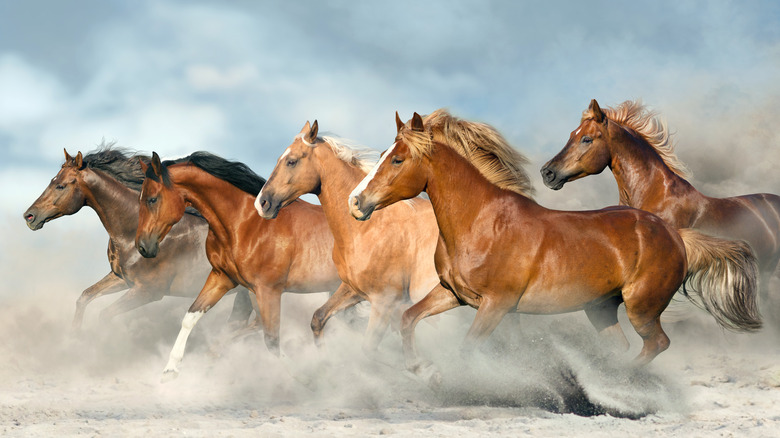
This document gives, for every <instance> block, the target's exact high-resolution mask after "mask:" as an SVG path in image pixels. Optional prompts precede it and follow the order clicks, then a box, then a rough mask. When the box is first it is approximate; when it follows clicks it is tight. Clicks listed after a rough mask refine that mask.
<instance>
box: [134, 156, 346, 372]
mask: <svg viewBox="0 0 780 438" xmlns="http://www.w3.org/2000/svg"><path fill="white" fill-rule="evenodd" d="M143 167H144V168H145V169H144V171H145V173H146V179H144V183H143V186H142V188H141V197H140V201H137V202H139V203H140V206H141V208H140V214H139V220H138V234H137V235H136V240H135V241H136V246H137V248H138V251H139V252H140V253H141V255H143V256H144V257H154V256H156V255H157V251H158V245H159V244H160V241H162V240H163V239H164V238H165V236H166V235H167V234H168V231H169V230H170V229H171V227H172V226H173V225H174V224H175V223H177V222H179V221H180V220H181V219H182V216H183V215H184V210H185V207H186V206H188V205H191V206H192V207H195V208H196V209H197V210H198V211H199V212H200V213H201V214H202V215H203V217H204V218H205V219H206V221H207V222H208V224H209V231H208V237H207V238H206V255H207V257H208V260H209V262H210V263H211V272H210V273H209V275H208V278H207V279H206V282H205V284H204V285H203V287H202V289H201V291H200V294H199V295H198V298H197V299H195V302H194V303H192V306H190V309H189V311H188V312H187V314H186V315H185V316H184V319H183V320H182V323H181V331H180V332H179V336H178V338H177V339H176V343H175V344H174V346H173V349H172V350H171V354H170V358H169V360H168V364H167V365H166V367H165V370H164V371H163V376H164V379H170V378H173V377H176V375H177V374H178V365H179V363H181V359H182V357H183V356H184V347H185V344H186V343H187V338H188V337H189V334H190V332H191V331H192V329H193V327H194V326H195V324H196V323H197V322H198V320H199V319H200V318H201V317H202V316H203V314H204V313H205V312H207V311H208V310H209V309H210V308H211V307H212V306H213V305H214V304H216V303H217V301H219V300H220V299H221V298H222V297H223V296H224V295H225V293H226V292H227V291H229V290H231V289H233V288H234V287H236V286H237V285H242V286H244V287H246V288H247V289H249V290H250V291H252V292H254V293H255V297H256V299H257V305H258V308H259V310H260V312H259V313H260V317H261V320H262V324H263V330H264V336H265V343H266V346H267V347H268V349H269V350H270V351H271V352H272V353H274V354H275V355H277V356H278V355H279V316H280V312H281V298H282V293H283V292H296V293H310V292H326V291H332V290H335V289H336V288H337V287H338V286H339V284H340V283H341V281H340V280H339V276H338V272H337V271H336V267H335V265H334V264H333V259H332V256H331V253H332V252H333V235H332V234H331V233H330V230H329V229H328V224H327V222H326V220H325V214H324V213H323V212H322V208H321V207H320V206H318V205H312V204H309V203H307V202H304V201H297V202H295V203H294V204H293V205H291V206H290V207H289V208H287V209H285V210H284V211H283V212H282V213H281V214H280V217H279V219H278V220H276V221H265V220H263V219H261V218H260V217H258V215H257V212H256V211H255V208H254V206H253V204H254V200H255V197H256V196H257V194H258V193H259V192H260V188H261V187H262V186H263V184H264V183H265V180H264V179H263V178H261V177H259V176H257V175H256V174H255V173H254V172H252V171H251V170H250V169H249V168H248V167H247V166H246V165H244V164H243V163H239V162H232V161H228V160H225V159H223V158H221V157H218V156H216V155H213V154H210V153H207V152H195V153H193V154H192V155H190V156H188V157H185V158H181V159H178V160H174V161H166V162H164V163H162V162H160V157H159V156H158V155H157V154H156V153H153V154H152V161H151V165H150V166H148V167H147V166H146V165H143Z"/></svg>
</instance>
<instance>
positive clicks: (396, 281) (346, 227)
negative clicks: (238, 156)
mask: <svg viewBox="0 0 780 438" xmlns="http://www.w3.org/2000/svg"><path fill="white" fill-rule="evenodd" d="M318 130H319V125H318V124H317V121H316V120H315V121H314V124H312V125H310V124H309V122H306V124H305V125H304V126H303V129H301V132H300V133H299V134H298V135H297V136H295V139H294V140H293V143H292V144H291V145H290V146H289V147H287V149H286V150H285V151H284V153H283V154H282V155H281V157H280V158H279V159H278V160H277V163H276V167H274V170H273V171H272V172H271V176H270V177H269V178H268V181H267V182H266V183H265V185H264V186H263V188H262V190H261V191H260V194H258V195H257V200H256V201H255V208H257V211H258V213H259V214H260V215H261V216H262V217H264V218H266V219H273V218H275V217H276V216H277V215H278V214H279V211H280V209H282V208H284V207H286V206H288V205H290V203H292V202H293V201H295V199H297V198H298V197H299V196H301V195H303V194H306V193H314V194H316V195H317V197H318V198H319V200H320V204H322V208H323V210H324V211H325V216H326V218H327V219H328V225H329V226H330V229H331V231H332V232H333V236H334V239H335V244H334V246H333V260H334V262H335V263H336V268H337V269H338V271H339V277H341V280H342V281H343V283H342V286H341V288H340V289H339V290H338V291H336V293H335V294H333V296H332V297H331V298H330V299H329V300H328V301H327V302H326V303H325V305H323V306H322V307H321V308H320V309H319V310H317V311H316V312H315V313H314V317H313V318H312V323H311V326H312V330H313V331H314V336H315V339H316V340H317V341H319V339H320V336H321V334H322V330H323V328H324V326H325V323H326V322H327V320H328V319H329V318H330V317H331V316H332V315H333V314H334V313H336V312H338V311H340V310H343V309H345V308H348V307H350V306H353V305H355V304H356V303H357V302H359V301H362V300H366V301H368V302H369V303H371V314H370V315H369V319H368V327H367V329H366V340H365V342H364V344H363V346H364V350H366V352H368V353H373V352H374V351H375V350H376V348H377V346H378V345H379V342H380V341H381V339H382V335H383V333H384V332H385V330H386V329H387V327H388V325H389V324H390V323H391V322H398V321H400V319H401V313H402V312H403V311H404V310H406V307H408V305H409V301H410V300H411V301H412V302H417V301H420V299H422V297H424V296H425V294H427V293H428V292H429V291H430V290H431V289H432V288H433V287H434V286H435V285H436V283H438V282H439V278H438V276H437V275H436V268H435V266H434V264H433V258H434V252H435V251H436V242H437V240H438V236H439V230H438V228H437V226H436V219H435V217H434V216H433V210H432V209H431V203H430V202H428V201H427V200H425V199H419V198H418V199H413V200H410V201H408V202H405V203H402V204H399V205H395V206H392V207H390V208H388V209H386V210H383V211H382V212H381V213H380V214H378V215H377V217H376V218H375V220H374V221H371V222H370V223H359V222H355V220H354V219H352V218H351V217H350V215H349V210H348V209H347V208H346V205H345V204H344V199H346V198H347V196H349V192H350V191H351V190H352V189H353V188H354V187H355V186H356V185H357V184H358V183H359V182H360V180H361V179H363V178H364V177H365V176H366V174H367V173H368V170H369V169H371V167H372V166H373V163H374V162H373V161H369V160H368V159H366V156H368V155H370V154H368V153H367V152H368V151H367V150H361V149H359V148H353V147H350V146H348V145H347V143H346V142H345V141H344V140H343V139H337V138H335V137H329V136H325V137H319V136H318V135H317V133H318Z"/></svg>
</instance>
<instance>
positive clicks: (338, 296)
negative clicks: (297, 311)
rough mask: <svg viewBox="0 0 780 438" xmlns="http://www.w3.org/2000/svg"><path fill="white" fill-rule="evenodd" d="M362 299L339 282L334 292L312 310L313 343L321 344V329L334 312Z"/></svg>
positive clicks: (319, 345)
mask: <svg viewBox="0 0 780 438" xmlns="http://www.w3.org/2000/svg"><path fill="white" fill-rule="evenodd" d="M361 301H363V298H362V297H361V296H360V295H358V294H357V292H355V290H354V289H352V288H351V287H350V286H348V285H347V284H346V283H341V285H340V286H339V288H338V289H336V292H335V293H334V294H333V295H331V296H330V298H328V301H326V302H325V304H323V305H322V307H320V308H319V309H317V310H316V311H315V312H314V315H313V316H312V318H311V331H312V333H313V334H314V343H315V344H316V345H317V346H318V347H321V346H322V330H323V329H324V328H325V323H327V322H328V320H329V319H330V317H331V316H333V315H334V314H336V313H338V312H340V311H342V310H344V309H346V308H349V307H351V306H354V305H355V304H357V303H359V302H361Z"/></svg>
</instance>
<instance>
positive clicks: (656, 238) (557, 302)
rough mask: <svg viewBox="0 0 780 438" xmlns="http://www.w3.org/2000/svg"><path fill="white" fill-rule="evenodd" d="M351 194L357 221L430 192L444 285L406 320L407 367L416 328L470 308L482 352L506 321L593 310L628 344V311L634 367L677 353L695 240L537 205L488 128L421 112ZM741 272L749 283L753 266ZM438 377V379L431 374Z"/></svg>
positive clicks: (472, 339)
mask: <svg viewBox="0 0 780 438" xmlns="http://www.w3.org/2000/svg"><path fill="white" fill-rule="evenodd" d="M396 125H397V128H398V134H397V136H396V138H395V142H394V143H393V145H392V146H391V147H390V148H389V149H388V150H387V151H385V152H384V154H383V155H382V157H381V158H380V160H379V162H378V163H377V164H376V166H375V167H374V169H373V170H372V171H371V173H369V174H368V175H367V176H366V178H365V179H364V181H363V182H361V184H360V185H359V186H358V187H357V188H356V189H355V191H354V192H353V193H352V194H351V196H350V197H349V201H348V206H349V208H350V211H351V212H352V215H353V216H354V217H355V218H356V219H358V220H368V219H369V218H370V217H371V215H372V213H373V212H374V211H375V210H377V209H381V208H385V207H387V206H388V205H391V204H393V203H395V202H398V201H400V200H402V199H407V198H410V197H414V196H417V195H418V194H419V193H420V192H421V191H426V192H427V193H428V196H429V197H430V200H431V203H432V205H433V211H434V213H435V214H436V220H437V222H438V224H439V230H440V233H441V240H440V242H439V245H440V247H439V249H438V250H437V252H436V270H437V271H438V273H439V278H440V280H441V282H440V284H439V285H438V286H437V287H436V288H435V289H433V290H432V291H431V292H430V293H429V294H428V295H427V296H426V297H425V298H424V299H423V300H422V301H420V302H419V303H417V304H415V305H414V306H412V307H411V308H409V310H407V311H406V312H405V313H404V315H403V321H402V329H401V331H402V337H403V345H404V354H405V357H406V363H407V367H408V368H409V369H410V370H411V371H413V372H416V373H420V372H422V371H423V370H424V369H426V368H427V366H425V365H424V364H423V363H421V361H420V360H419V359H418V355H417V352H416V348H415V342H414V328H415V326H416V324H417V323H418V322H419V321H420V320H421V319H422V318H425V317H428V316H430V315H435V314H438V313H441V312H444V311H446V310H449V309H452V308H454V307H458V306H461V305H464V304H468V305H470V306H472V307H475V308H477V314H476V317H475V319H474V322H473V323H472V325H471V328H470V329H469V331H468V333H467V334H466V339H465V341H464V344H463V347H464V349H465V350H466V351H468V350H470V349H473V348H474V347H475V346H476V345H478V344H479V343H480V342H482V341H483V340H484V338H485V337H487V336H488V335H489V334H490V333H491V332H492V331H493V330H494V329H495V327H496V326H497V325H498V323H499V322H500V321H501V319H502V318H503V316H504V315H506V314H507V313H509V312H521V313H535V314H552V313H563V312H573V311H577V310H584V311H585V314H586V315H587V316H588V318H589V319H590V321H591V322H592V323H593V325H594V326H595V327H596V329H597V330H598V331H599V332H600V333H602V334H604V335H609V336H611V337H614V339H615V340H617V342H619V343H620V344H622V345H623V346H625V347H627V346H628V342H627V340H626V338H625V335H624V334H623V331H622V330H621V328H620V325H619V323H618V320H617V308H618V305H619V304H620V303H621V302H624V303H625V306H626V314H627V315H628V319H629V322H630V323H631V325H632V326H633V327H634V329H635V330H636V332H637V333H638V334H639V335H640V336H641V337H642V339H643V346H642V350H641V352H640V353H639V355H638V356H637V357H636V359H635V362H636V363H637V364H645V363H647V362H649V361H651V360H652V359H653V358H654V357H655V356H656V355H658V354H659V353H660V352H662V351H664V350H666V349H667V348H668V346H669V338H668V337H667V336H666V334H665V333H664V330H663V328H662V327H661V322H660V316H661V313H662V312H663V311H664V309H665V308H666V306H667V305H668V303H669V301H670V300H671V298H672V296H673V295H674V294H675V292H676V291H677V289H678V288H679V287H680V286H681V285H682V283H683V281H684V280H685V278H686V275H687V273H688V263H687V257H686V241H688V240H689V239H690V238H691V236H696V237H698V234H699V233H698V232H696V231H693V230H683V231H682V232H681V233H678V231H677V230H676V229H675V228H673V227H671V226H670V225H669V224H667V223H666V222H664V221H662V220H661V219H660V218H658V217H657V216H655V215H653V214H651V213H648V212H645V211H642V210H636V209H632V208H627V207H616V208H609V209H604V210H598V211H557V210H550V209H547V208H544V207H542V206H540V205H539V204H537V203H536V202H534V201H533V199H531V197H530V190H531V188H530V182H529V180H528V176H527V174H526V173H525V172H524V170H523V169H522V165H523V164H524V163H525V161H526V160H525V158H524V157H523V156H522V155H520V154H519V153H518V152H517V151H515V150H514V149H513V148H512V147H511V146H510V145H509V144H508V143H507V142H506V140H504V138H503V137H502V136H501V135H500V134H499V133H498V132H497V131H496V130H495V129H494V128H492V127H491V126H489V125H486V124H482V123H475V122H468V121H463V120H459V119H457V118H455V117H452V116H451V115H449V113H447V112H446V111H444V110H438V111H436V112H434V113H433V114H431V115H429V116H428V117H426V119H425V122H424V121H423V119H422V117H420V115H418V114H417V113H415V114H414V117H413V118H412V119H411V121H410V122H409V123H408V124H404V123H403V122H401V120H400V119H399V118H398V115H397V114H396ZM751 266H753V267H754V265H750V264H748V265H747V266H746V267H735V268H736V270H735V271H734V272H733V273H732V274H733V276H735V277H739V280H738V281H744V282H749V281H750V267H751ZM433 377H437V374H433Z"/></svg>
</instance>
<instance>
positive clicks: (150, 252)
mask: <svg viewBox="0 0 780 438" xmlns="http://www.w3.org/2000/svg"><path fill="white" fill-rule="evenodd" d="M135 246H136V248H137V249H138V252H139V253H140V254H141V255H142V256H144V257H146V258H147V259H150V258H153V257H156V256H157V252H158V251H159V250H160V244H159V243H158V242H157V240H152V239H139V240H138V242H136V245H135Z"/></svg>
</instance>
